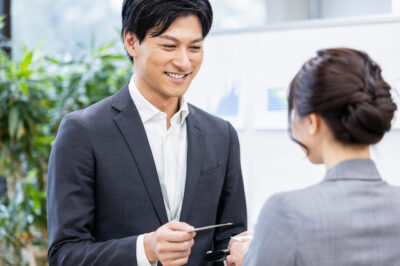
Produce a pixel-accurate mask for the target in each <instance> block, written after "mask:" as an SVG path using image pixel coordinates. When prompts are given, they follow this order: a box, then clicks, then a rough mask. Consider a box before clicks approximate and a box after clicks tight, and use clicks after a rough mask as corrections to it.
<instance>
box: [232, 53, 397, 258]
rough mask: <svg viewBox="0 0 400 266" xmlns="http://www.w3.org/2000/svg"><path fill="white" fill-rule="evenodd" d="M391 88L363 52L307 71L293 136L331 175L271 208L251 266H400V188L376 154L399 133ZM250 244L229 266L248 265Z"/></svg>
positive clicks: (293, 112) (240, 244)
mask: <svg viewBox="0 0 400 266" xmlns="http://www.w3.org/2000/svg"><path fill="white" fill-rule="evenodd" d="M390 89H391V88H390V86H389V85H388V84H387V83H386V82H385V81H384V80H383V78H382V76H381V69H380V67H379V66H378V65H377V64H376V63H375V62H374V61H372V60H371V58H370V57H369V56H368V55H367V54H365V53H363V52H360V51H357V50H352V49H345V48H342V49H327V50H321V51H319V52H318V53H317V56H316V57H315V58H312V59H311V60H309V61H307V62H306V63H305V64H304V65H303V67H302V68H301V70H300V71H299V72H298V73H297V75H296V76H295V78H294V79H293V81H292V82H291V85H290V92H289V125H291V127H292V128H290V129H289V132H291V136H292V139H293V140H294V141H295V142H296V143H298V144H299V145H300V146H301V147H302V149H303V150H304V152H305V153H306V154H307V157H308V159H309V160H310V161H311V162H312V163H314V164H324V165H325V167H326V174H325V177H324V178H323V180H322V182H320V183H319V184H316V185H314V186H311V187H308V188H306V189H302V190H298V191H293V192H287V193H280V194H277V195H274V196H273V197H271V198H270V199H269V200H268V201H267V202H266V203H265V206H264V207H263V210H262V212H261V214H260V216H259V220H258V223H257V226H256V229H255V233H254V238H253V240H252V243H251V244H250V248H249V250H248V252H247V255H246V256H245V257H244V260H243V265H254V266H256V265H257V266H260V265H273V266H284V265H308V266H310V265H311V266H312V265H316V266H325V265H332V266H347V265H349V266H350V265H351V266H355V265H371V266H372V265H373V266H377V265H382V266H383V265H385V266H386V265H387V266H389V265H393V266H394V265H400V188H399V187H394V186H391V185H389V184H387V183H386V182H385V181H383V180H382V178H381V177H380V175H379V173H378V170H377V169H376V166H375V164H374V162H373V161H372V160H371V159H370V152H369V146H370V145H373V144H376V143H378V142H379V141H380V140H381V139H382V137H383V135H384V134H385V132H387V131H389V129H390V127H391V120H392V118H393V115H394V112H395V110H396V105H395V103H394V102H393V99H392V97H391V94H390ZM248 245H249V241H247V242H246V241H235V240H232V241H231V243H230V251H231V255H230V256H229V257H228V265H230V266H232V265H241V260H242V259H243V256H244V254H245V252H246V251H247V247H248Z"/></svg>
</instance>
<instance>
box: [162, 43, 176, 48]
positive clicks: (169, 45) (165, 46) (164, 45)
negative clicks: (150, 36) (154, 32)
mask: <svg viewBox="0 0 400 266" xmlns="http://www.w3.org/2000/svg"><path fill="white" fill-rule="evenodd" d="M162 46H163V47H164V48H168V49H171V48H175V45H173V44H163V45H162Z"/></svg>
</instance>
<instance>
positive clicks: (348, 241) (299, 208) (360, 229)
mask: <svg viewBox="0 0 400 266" xmlns="http://www.w3.org/2000/svg"><path fill="white" fill-rule="evenodd" d="M254 234H255V236H254V239H253V241H252V243H251V245H250V248H249V252H248V253H247V255H246V257H245V259H244V263H243V264H244V265H254V266H260V265H271V266H286V265H287V266H289V265H290V266H292V265H299V266H300V265H307V266H313V265H315V266H328V265H329V266H358V265H360V266H366V265H370V266H398V265H400V188H399V187H394V186H391V185H389V184H387V183H386V182H385V181H383V180H382V178H381V177H380V175H379V173H378V171H377V169H376V167H375V164H374V162H373V161H371V160H368V159H354V160H348V161H344V162H341V163H339V164H337V165H336V166H334V167H333V168H331V169H330V170H329V171H328V172H327V173H326V176H325V178H324V180H323V181H322V182H321V183H319V184H317V185H314V186H312V187H308V188H306V189H302V190H298V191H293V192H287V193H280V194H277V195H275V196H273V197H271V198H270V199H269V200H268V201H267V202H266V203H265V205H264V207H263V210H262V212H261V214H260V216H259V218H258V224H257V226H256V229H255V232H254Z"/></svg>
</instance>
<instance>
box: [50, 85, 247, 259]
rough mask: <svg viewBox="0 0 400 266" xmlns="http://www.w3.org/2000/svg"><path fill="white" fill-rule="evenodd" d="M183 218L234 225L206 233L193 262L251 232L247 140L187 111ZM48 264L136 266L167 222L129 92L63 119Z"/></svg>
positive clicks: (55, 156) (55, 154)
mask: <svg viewBox="0 0 400 266" xmlns="http://www.w3.org/2000/svg"><path fill="white" fill-rule="evenodd" d="M189 110H190V113H189V115H188V117H187V120H186V121H187V137H188V152H187V177H186V186H185V194H184V200H183V205H182V211H181V219H180V220H181V221H184V222H187V223H189V224H191V225H193V226H196V227H197V226H204V225H210V224H215V223H225V222H233V223H234V224H235V225H234V226H232V227H230V228H224V229H216V230H208V231H203V232H198V233H197V236H196V238H195V244H194V246H193V248H192V253H191V255H190V258H189V263H188V265H199V266H202V265H207V264H206V262H205V261H204V260H203V257H204V254H205V253H206V251H207V250H210V249H222V248H226V246H227V244H228V242H229V238H230V236H231V235H235V234H237V233H240V232H242V231H244V230H246V227H247V224H246V223H247V218H246V203H245V195H244V189H243V180H242V174H241V167H240V155H239V142H238V137H237V134H236V132H235V130H234V129H233V128H232V126H231V125H230V124H229V123H228V122H226V121H224V120H222V119H219V118H216V117H214V116H211V115H209V114H207V113H206V112H204V111H201V110H200V109H198V108H196V107H194V106H192V105H189ZM47 197H48V198H47V211H48V231H49V244H50V248H49V252H48V256H49V262H50V265H74V266H75V265H113V266H114V265H119V266H121V265H130V266H131V265H136V263H137V262H136V239H137V236H138V235H140V234H143V233H147V232H150V231H154V230H156V229H157V228H158V227H159V226H161V225H162V224H165V223H167V222H168V219H167V214H166V210H165V206H164V202H163V197H162V192H161V188H160V183H159V180H158V176H157V171H156V167H155V163H154V160H153V157H152V153H151V149H150V146H149V143H148V140H147V137H146V133H145V130H144V127H143V124H142V121H141V119H140V116H139V113H138V111H137V109H136V107H135V105H134V103H133V101H132V99H131V97H130V94H129V90H128V86H127V85H126V86H124V88H122V89H121V90H120V91H119V92H118V93H117V94H115V95H114V96H111V97H109V98H106V99H104V100H103V101H100V102H99V103H97V104H94V105H92V106H90V107H89V108H86V109H84V110H81V111H77V112H73V113H71V114H68V115H66V116H65V117H64V119H63V121H62V123H61V125H60V128H59V131H58V135H57V138H56V140H55V143H54V145H53V149H52V152H51V156H50V163H49V173H48V194H47Z"/></svg>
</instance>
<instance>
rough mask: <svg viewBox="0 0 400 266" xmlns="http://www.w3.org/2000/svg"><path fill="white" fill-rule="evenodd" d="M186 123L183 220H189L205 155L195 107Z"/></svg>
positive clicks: (191, 109)
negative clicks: (186, 145)
mask: <svg viewBox="0 0 400 266" xmlns="http://www.w3.org/2000/svg"><path fill="white" fill-rule="evenodd" d="M189 108H190V106H189ZM186 123H187V142H188V149H187V172H186V184H185V194H184V197H183V203H182V211H181V217H180V220H181V221H187V219H188V217H189V213H190V209H191V207H192V204H193V200H194V197H195V192H196V187H197V182H198V179H199V176H200V170H201V165H202V162H203V157H204V145H203V144H204V135H203V133H202V131H201V128H200V123H199V122H198V121H197V117H196V111H195V110H194V109H193V108H190V111H189V115H188V116H187V118H186Z"/></svg>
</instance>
